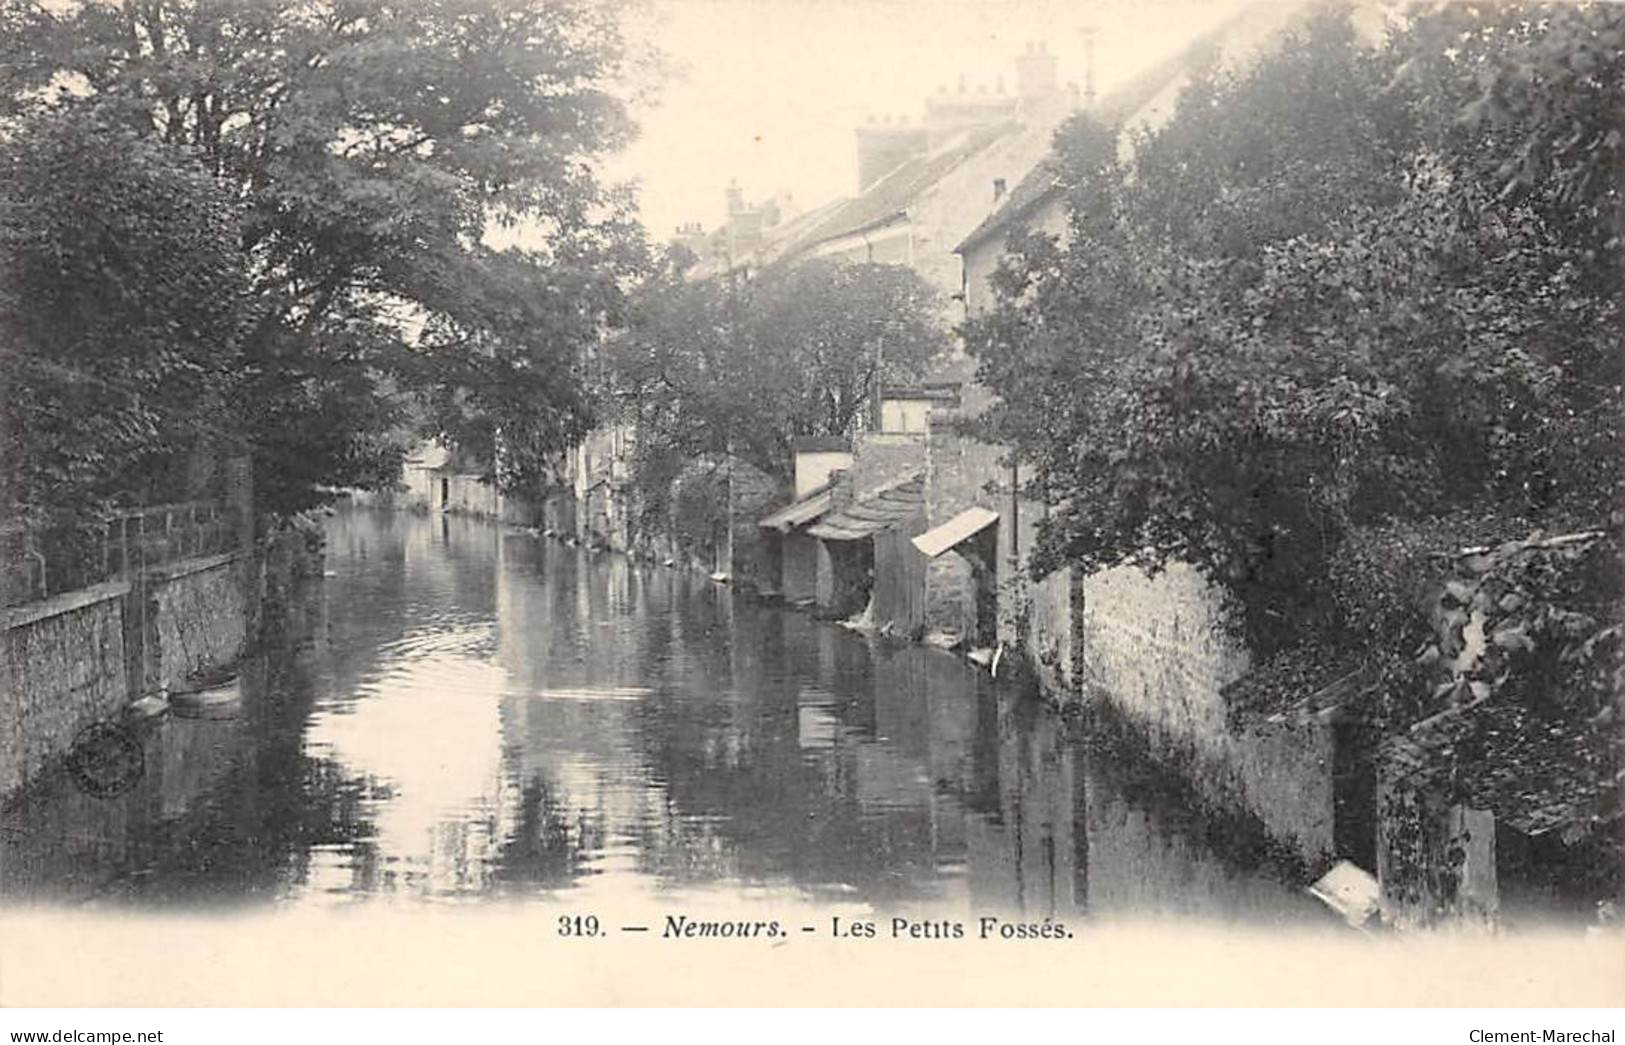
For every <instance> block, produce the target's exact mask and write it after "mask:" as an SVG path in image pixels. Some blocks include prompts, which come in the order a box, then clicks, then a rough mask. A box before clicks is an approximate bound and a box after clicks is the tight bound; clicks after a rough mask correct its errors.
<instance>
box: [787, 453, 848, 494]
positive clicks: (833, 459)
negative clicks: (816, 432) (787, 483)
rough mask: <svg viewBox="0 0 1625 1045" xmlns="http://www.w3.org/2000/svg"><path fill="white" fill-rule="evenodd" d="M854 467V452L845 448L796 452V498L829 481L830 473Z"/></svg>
mask: <svg viewBox="0 0 1625 1045" xmlns="http://www.w3.org/2000/svg"><path fill="white" fill-rule="evenodd" d="M850 467H852V454H851V453H850V452H848V451H845V450H829V451H824V450H813V451H801V452H799V453H797V454H796V500H798V501H799V500H801V499H802V498H804V497H806V496H807V495H808V494H810V493H812V492H813V491H814V490H816V489H818V488H819V487H820V486H823V485H824V484H825V483H827V482H829V477H830V473H832V472H834V471H836V470H837V469H841V468H850Z"/></svg>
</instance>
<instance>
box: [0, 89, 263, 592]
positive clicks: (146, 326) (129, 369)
mask: <svg viewBox="0 0 1625 1045" xmlns="http://www.w3.org/2000/svg"><path fill="white" fill-rule="evenodd" d="M240 218H241V208H240V207H239V206H238V205H237V204H236V202H235V201H233V200H232V199H231V198H230V196H229V195H228V194H227V193H226V192H225V191H224V190H223V189H222V188H221V187H220V186H219V185H218V184H217V183H216V182H215V181H214V179H212V178H211V177H210V176H209V175H208V174H207V173H206V172H205V171H203V170H202V169H201V168H199V167H198V166H197V165H196V164H195V163H192V162H191V161H190V160H189V159H188V158H187V157H185V156H183V155H180V154H178V153H175V152H174V151H173V150H170V149H167V148H165V147H164V146H162V145H160V144H158V143H156V142H153V141H151V140H150V139H147V138H143V137H140V136H138V135H136V134H134V133H132V132H131V131H130V130H129V129H128V128H126V127H124V126H121V125H118V124H110V123H106V122H102V121H99V120H96V119H88V120H86V119H77V118H69V117H65V116H62V115H55V114H52V115H45V116H42V117H37V118H34V119H31V120H28V121H25V122H23V123H21V124H18V125H16V126H14V127H13V128H12V133H10V134H9V135H8V136H6V137H5V138H3V139H0V335H3V336H0V372H3V373H4V374H5V379H4V381H5V388H4V390H3V396H0V401H3V402H4V404H5V409H4V413H3V415H0V423H3V425H4V429H3V433H0V434H3V443H0V452H3V457H4V462H5V465H4V467H0V508H3V509H4V514H5V516H6V517H8V518H11V517H14V516H15V514H16V513H22V514H23V515H24V516H25V521H26V522H27V523H28V524H29V526H30V528H31V529H33V530H35V531H36V532H44V533H51V532H56V531H59V530H61V529H62V528H64V527H70V526H71V524H73V523H74V522H75V521H78V522H87V521H95V520H96V519H98V518H99V517H100V515H101V514H102V512H103V511H104V510H105V509H106V508H107V507H108V506H110V505H111V504H113V503H115V502H119V501H122V502H124V503H131V502H138V501H159V502H161V501H166V500H178V499H180V498H181V497H182V496H183V495H184V494H185V492H186V488H185V486H186V472H185V465H186V462H187V460H188V458H189V457H190V456H191V454H192V453H193V452H194V450H196V449H197V448H199V447H205V448H207V447H214V448H223V449H227V450H232V449H239V448H240V447H241V445H242V439H241V436H240V435H239V434H237V432H236V430H235V425H234V424H233V423H232V418H231V416H230V414H229V412H228V410H227V403H228V401H229V399H230V398H231V396H232V395H233V393H234V390H235V388H236V385H237V381H238V377H237V371H238V367H239V365H240V362H241V359H242V343H243V340H244V337H245V335H246V333H247V331H248V330H249V328H250V326H251V323H252V319H253V310H252V306H251V298H250V296H249V292H248V278H247V273H246V271H245V267H244V264H243V256H242V253H241V251H240V250H239V249H238V238H239V236H240V232H241V225H240ZM68 544H69V546H70V547H71V545H72V542H71V540H70V541H69V542H68ZM58 566H59V568H60V567H62V566H63V563H62V562H60V561H59V562H58Z"/></svg>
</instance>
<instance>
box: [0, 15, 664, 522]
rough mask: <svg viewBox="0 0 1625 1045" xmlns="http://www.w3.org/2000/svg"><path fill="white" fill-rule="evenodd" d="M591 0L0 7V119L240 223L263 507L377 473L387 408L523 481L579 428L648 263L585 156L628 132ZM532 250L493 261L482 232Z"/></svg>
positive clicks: (249, 386)
mask: <svg viewBox="0 0 1625 1045" xmlns="http://www.w3.org/2000/svg"><path fill="white" fill-rule="evenodd" d="M626 61H627V55H626V51H625V48H624V47H623V45H622V41H621V38H620V35H619V31H618V27H617V20H616V11H615V10H614V9H613V8H612V7H610V6H606V5H603V4H598V3H594V2H591V0H546V2H543V0H498V2H489V0H424V2H414V3H410V4H392V3H389V2H387V0H318V2H315V3H292V2H289V0H138V2H132V3H125V4H120V5H110V4H103V3H89V2H87V3H70V4H67V5H59V4H44V3H39V2H36V0H0V106H4V109H3V110H0V111H3V112H9V113H10V114H12V115H13V116H15V115H16V114H19V113H23V112H27V111H30V110H34V109H41V108H45V109H52V110H59V111H63V112H66V113H73V114H77V115H79V116H80V117H83V115H84V114H86V113H88V112H92V111H93V112H95V113H97V114H98V116H97V118H98V119H102V120H106V121H110V122H116V123H120V124H122V125H125V126H127V127H129V128H131V129H132V130H134V131H135V132H136V133H139V134H140V135H142V136H143V137H145V138H147V139H149V140H151V141H153V142H159V143H163V144H165V145H167V146H172V147H177V148H185V149H187V150H189V151H190V152H191V153H192V154H194V155H195V156H196V157H197V158H198V160H199V161H200V162H201V163H202V164H203V165H204V167H205V168H206V169H207V170H208V171H209V172H210V173H211V174H212V175H213V176H214V177H215V178H216V179H217V180H218V181H219V183H220V184H221V185H222V186H223V187H224V189H225V190H226V191H227V192H228V194H229V195H230V196H232V197H233V198H235V199H237V200H239V201H240V202H241V204H242V207H243V214H242V221H241V231H240V236H239V238H238V245H239V249H240V251H241V252H242V254H243V255H244V257H245V259H246V262H247V270H248V272H249V277H250V280H251V290H252V293H253V295H254V296H255V298H256V300H257V301H259V302H260V303H261V312H260V317H259V320H258V322H257V324H256V326H255V327H254V329H253V330H251V331H250V332H249V334H248V336H247V337H246V338H245V339H244V341H243V360H242V365H243V375H244V381H243V384H242V386H241V392H240V395H239V396H238V398H237V400H236V407H237V416H238V417H239V419H240V422H241V423H242V424H243V425H244V426H245V427H246V429H247V433H248V435H249V437H250V439H251V441H252V442H253V443H254V445H255V447H256V471H257V474H258V475H259V477H260V480H261V481H260V491H261V493H262V494H268V495H269V497H270V501H271V506H272V507H279V508H297V507H301V506H302V505H305V504H308V503H310V502H311V501H312V500H313V499H314V498H315V497H316V494H315V492H314V490H313V486H314V485H315V484H317V483H323V484H335V485H345V484H370V483H378V482H382V481H386V480H387V478H388V477H389V476H390V475H392V474H393V471H394V466H395V464H397V463H398V456H399V455H398V450H399V448H398V447H395V446H393V445H391V440H390V439H389V437H388V433H389V432H390V430H391V427H392V426H393V425H394V424H396V423H397V422H398V421H399V420H400V419H401V417H402V411H401V410H400V409H398V407H399V405H400V403H399V401H398V400H397V399H392V398H390V397H389V396H387V395H383V394H380V392H381V391H382V392H395V393H397V394H407V393H411V392H413V391H414V390H416V389H422V388H429V387H439V386H445V387H449V388H454V389H457V390H458V395H456V396H450V397H443V398H442V399H440V400H438V401H436V402H435V403H434V404H433V409H432V410H430V411H429V413H428V417H429V422H430V423H429V428H430V429H431V430H432V431H435V432H438V433H439V434H442V435H445V436H447V437H449V438H451V439H452V440H453V441H456V442H460V443H464V444H466V445H468V446H470V447H471V448H473V449H475V450H476V452H479V453H482V454H486V455H488V456H494V445H493V443H494V440H495V436H496V433H497V432H498V431H499V430H500V431H501V433H502V436H503V438H504V440H505V441H506V445H507V449H508V453H509V454H510V455H511V457H512V458H513V460H514V462H515V466H514V468H513V469H512V475H513V476H515V477H519V478H520V479H522V478H523V477H527V476H532V475H534V474H535V472H536V470H537V468H538V467H539V465H538V461H539V460H540V459H541V458H542V457H545V456H546V452H550V451H553V450H557V449H561V448H563V447H564V446H565V445H567V444H568V442H569V441H570V439H571V438H572V437H573V436H574V435H575V434H577V433H579V432H580V431H582V430H583V429H584V428H585V426H586V425H587V423H588V418H587V416H586V414H585V406H586V403H585V399H584V397H583V395H582V392H581V387H580V386H581V378H582V373H581V367H580V357H581V354H582V351H583V349H584V348H585V347H586V346H587V345H590V344H591V343H592V342H593V341H594V340H595V339H596V338H597V337H598V336H599V333H600V331H601V329H602V327H603V324H604V322H605V320H606V317H607V316H608V315H609V314H610V313H611V312H613V311H614V309H615V307H616V302H617V301H618V298H619V291H620V288H621V286H622V283H623V281H624V280H625V279H626V278H627V277H628V276H629V274H630V273H631V272H633V271H634V270H635V269H636V267H637V265H638V263H639V260H640V249H639V243H640V240H639V235H638V231H637V228H636V226H635V224H634V223H632V222H631V221H630V219H629V218H628V217H627V210H626V208H627V200H626V199H625V198H624V197H623V196H621V195H620V194H618V193H617V192H614V191H610V190H607V189H605V188H604V187H603V186H602V185H600V184H599V182H598V181H597V179H596V177H595V175H594V170H593V161H594V159H595V158H596V157H597V156H599V155H600V154H602V153H603V152H604V151H605V150H608V149H611V148H614V147H616V146H618V145H619V144H621V143H623V142H624V141H626V140H627V138H628V136H629V135H630V133H631V127H630V124H629V121H628V119H627V116H626V113H625V111H624V107H623V105H622V104H621V102H620V101H619V100H618V99H617V98H616V97H615V96H614V94H612V93H611V88H612V87H613V86H614V84H615V83H616V81H617V78H618V77H620V76H621V75H622V73H623V71H624V69H625V65H626ZM490 222H496V223H498V224H502V225H506V226H509V227H512V228H515V229H526V230H530V232H531V233H532V236H531V238H532V239H535V240H538V241H539V242H540V245H539V246H536V247H528V248H519V247H513V248H509V249H505V250H498V249H494V248H493V247H491V246H489V245H488V244H487V242H486V240H485V231H486V228H487V224H488V223H490Z"/></svg>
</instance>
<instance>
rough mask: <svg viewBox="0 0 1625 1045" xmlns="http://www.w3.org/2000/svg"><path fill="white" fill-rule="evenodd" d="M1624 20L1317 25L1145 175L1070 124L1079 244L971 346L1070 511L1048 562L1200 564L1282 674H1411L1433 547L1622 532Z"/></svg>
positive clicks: (1566, 16)
mask: <svg viewBox="0 0 1625 1045" xmlns="http://www.w3.org/2000/svg"><path fill="white" fill-rule="evenodd" d="M1622 25H1625V13H1622V12H1621V11H1620V9H1619V8H1617V7H1614V6H1612V5H1596V6H1592V7H1585V6H1572V5H1550V6H1545V5H1542V6H1533V7H1531V6H1523V7H1519V6H1513V5H1506V6H1504V7H1503V6H1497V7H1494V8H1488V7H1483V6H1468V5H1448V6H1445V7H1443V8H1442V9H1440V10H1438V11H1434V12H1423V13H1421V14H1420V15H1418V16H1417V17H1416V18H1414V19H1413V20H1412V21H1411V22H1409V23H1408V24H1407V25H1405V26H1403V27H1402V28H1401V29H1400V30H1399V31H1398V32H1396V33H1394V34H1392V36H1391V37H1390V39H1389V40H1388V41H1387V42H1386V43H1385V44H1383V45H1381V46H1378V47H1366V46H1363V45H1362V44H1361V43H1360V41H1359V40H1358V38H1357V37H1356V35H1355V34H1354V33H1353V31H1352V30H1351V28H1350V24H1349V22H1348V20H1347V18H1346V17H1345V16H1344V15H1342V14H1340V13H1337V12H1335V11H1323V12H1320V13H1318V14H1317V15H1316V16H1315V18H1314V19H1313V20H1312V21H1311V23H1310V24H1309V25H1308V26H1307V27H1306V28H1304V29H1303V30H1302V31H1301V32H1300V33H1299V34H1298V35H1297V36H1296V38H1294V39H1290V40H1288V41H1286V42H1284V43H1283V44H1282V45H1281V46H1280V47H1279V48H1278V49H1277V50H1276V51H1275V52H1274V53H1273V54H1272V55H1270V56H1269V57H1267V58H1265V59H1263V60H1261V61H1260V62H1259V63H1257V64H1256V65H1255V66H1253V67H1251V68H1248V69H1244V70H1239V71H1225V70H1223V69H1220V68H1217V67H1215V68H1211V69H1208V70H1206V71H1204V72H1203V73H1202V74H1201V75H1199V76H1198V77H1197V78H1196V79H1195V80H1194V82H1193V83H1192V84H1190V85H1189V86H1188V87H1187V88H1186V89H1185V90H1184V92H1183V94H1182V96H1181V98H1180V100H1179V103H1178V106H1177V108H1176V111H1175V113H1174V114H1173V116H1172V118H1171V120H1170V121H1169V122H1168V123H1167V125H1166V126H1164V127H1163V128H1161V129H1160V130H1158V131H1156V132H1155V133H1151V134H1142V135H1140V136H1139V137H1138V140H1136V141H1135V143H1134V144H1135V148H1134V150H1133V157H1132V160H1130V161H1128V162H1123V161H1121V160H1120V158H1119V150H1118V148H1117V140H1118V134H1117V132H1116V129H1114V128H1107V127H1101V126H1099V125H1096V124H1094V123H1092V121H1090V120H1089V119H1088V118H1087V117H1084V118H1080V119H1078V120H1077V121H1075V122H1074V123H1073V124H1072V125H1070V126H1069V127H1067V128H1065V129H1063V131H1062V133H1061V136H1060V137H1059V139H1058V142H1057V153H1058V155H1059V156H1060V157H1061V160H1062V166H1063V174H1064V178H1065V181H1066V184H1067V190H1066V191H1067V206H1068V210H1069V213H1070V223H1069V228H1068V235H1067V237H1066V238H1065V241H1064V242H1060V241H1057V240H1054V239H1050V238H1046V237H1042V236H1029V237H1025V238H1022V239H1020V240H1019V241H1018V242H1017V243H1016V244H1015V245H1014V250H1013V251H1012V253H1011V255H1010V257H1009V258H1008V259H1007V260H1006V262H1005V264H1004V265H1003V267H1002V268H1001V270H1000V271H999V273H998V274H997V277H996V289H997V291H998V299H999V300H998V304H997V305H996V307H995V308H994V309H993V310H992V311H990V312H989V313H988V314H986V315H985V316H983V317H980V318H978V319H976V320H973V321H972V322H970V323H969V324H968V325H967V327H966V331H965V332H966V336H967V342H968V344H969V346H970V349H971V351H972V352H973V353H974V354H975V355H977V356H978V357H979V360H980V366H981V375H982V378H983V380H985V381H986V382H987V383H988V384H989V385H990V386H991V387H992V388H993V389H994V390H995V391H997V392H998V393H1000V396H1001V405H1000V406H999V407H998V408H997V409H996V410H995V411H993V412H992V413H991V414H990V415H989V416H988V417H987V418H986V422H987V425H988V427H989V428H990V429H991V430H992V432H993V434H995V435H996V436H997V437H998V438H1000V439H1002V440H1005V441H1007V442H1008V443H1010V444H1011V445H1012V446H1013V447H1014V448H1015V450H1016V452H1017V453H1018V454H1019V455H1020V456H1021V457H1022V458H1024V459H1025V460H1027V461H1030V462H1032V463H1033V464H1034V465H1035V470H1036V472H1037V474H1038V476H1039V480H1038V481H1039V482H1040V483H1042V485H1043V488H1044V489H1045V490H1047V491H1048V493H1049V495H1050V497H1051V498H1053V499H1054V500H1055V501H1056V502H1058V503H1057V506H1056V510H1055V511H1053V512H1052V513H1051V515H1050V520H1049V524H1048V527H1047V531H1046V533H1045V535H1044V540H1043V542H1042V547H1043V551H1044V554H1043V555H1041V556H1040V557H1039V558H1038V560H1037V568H1038V569H1039V570H1040V571H1042V570H1046V569H1048V568H1051V567H1053V566H1056V565H1060V564H1062V563H1067V562H1076V563H1081V564H1084V565H1085V566H1087V567H1092V568H1093V567H1102V566H1109V565H1115V564H1117V563H1119V562H1121V561H1124V560H1125V559H1133V560H1136V561H1140V562H1142V563H1144V564H1146V565H1147V566H1149V567H1151V568H1154V567H1155V566H1156V565H1157V564H1158V563H1160V562H1161V561H1163V560H1164V559H1165V558H1167V557H1180V558H1184V559H1187V560H1190V561H1192V562H1195V563H1197V564H1198V565H1200V566H1202V567H1204V568H1206V569H1207V570H1208V571H1209V572H1210V573H1211V574H1212V575H1214V576H1215V577H1217V578H1218V579H1220V580H1222V581H1223V582H1224V583H1225V584H1226V585H1227V586H1228V587H1229V588H1230V589H1231V590H1232V591H1233V592H1234V593H1236V595H1237V596H1238V602H1239V605H1240V610H1241V612H1240V613H1239V614H1238V623H1239V625H1240V626H1241V627H1242V628H1243V629H1244V632H1245V634H1246V636H1247V637H1248V639H1249V640H1250V642H1251V644H1252V646H1253V647H1254V648H1255V649H1257V650H1259V651H1260V652H1262V653H1264V654H1266V655H1267V654H1270V653H1272V652H1274V651H1277V650H1281V649H1283V648H1285V647H1290V646H1292V645H1293V644H1294V643H1298V642H1301V641H1306V640H1308V639H1313V640H1314V641H1317V642H1324V643H1329V644H1332V645H1338V644H1353V645H1357V646H1358V645H1360V644H1363V643H1373V644H1375V645H1376V646H1378V647H1380V648H1382V649H1385V650H1399V649H1402V648H1404V647H1405V645H1406V644H1407V643H1408V644H1409V645H1412V646H1414V645H1415V644H1416V643H1417V642H1418V641H1420V639H1421V637H1422V633H1423V631H1425V628H1424V627H1423V625H1424V624H1425V621H1423V620H1422V619H1421V618H1420V617H1419V616H1418V615H1417V614H1415V613H1414V612H1410V610H1411V609H1414V607H1415V605H1416V604H1417V600H1416V599H1415V598H1414V596H1415V594H1416V593H1415V592H1408V591H1407V590H1406V589H1407V586H1408V585H1410V584H1411V583H1412V582H1414V581H1416V580H1417V579H1419V578H1420V577H1421V576H1422V574H1421V573H1420V572H1418V571H1417V570H1416V569H1415V568H1416V566H1417V565H1418V563H1419V562H1420V561H1421V559H1422V558H1424V557H1425V556H1426V555H1427V554H1428V553H1430V552H1439V551H1453V550H1454V549H1457V548H1460V547H1462V546H1464V545H1478V544H1482V543H1484V542H1486V541H1489V542H1496V541H1502V540H1506V539H1509V538H1511V537H1515V536H1522V535H1525V534H1527V533H1529V532H1530V531H1531V530H1535V529H1538V528H1544V529H1546V530H1547V532H1554V531H1556V532H1560V531H1562V530H1563V529H1565V528H1570V529H1577V528H1591V527H1595V526H1599V525H1600V526H1611V527H1614V528H1616V529H1617V528H1618V527H1619V525H1620V524H1621V522H1622V518H1621V515H1620V511H1619V501H1618V496H1619V491H1620V490H1621V479H1622V478H1625V476H1622V475H1621V468H1622V462H1625V454H1622V450H1625V446H1622V444H1621V433H1620V428H1619V424H1620V417H1621V407H1622V405H1625V404H1622V402H1621V386H1622V377H1625V373H1622V367H1625V360H1622V354H1621V352H1620V300H1619V294H1620V290H1621V287H1622V286H1625V283H1622V280H1621V276H1622V274H1625V267H1622V264H1621V262H1622V259H1625V253H1622V245H1621V240H1620V231H1619V226H1618V223H1617V222H1618V218H1619V215H1620V213H1621V212H1620V209H1619V208H1620V197H1619V184H1618V177H1617V162H1616V161H1617V148H1618V145H1619V134H1620V130H1619V127H1620V124H1619V121H1620V119H1621V116H1622V114H1625V78H1622V76H1621V46H1620V44H1621V36H1620V31H1621V26H1622ZM1441 113H1443V114H1444V115H1443V117H1441V115H1440V114H1441ZM1519 554H1525V553H1523V552H1520V553H1519ZM1520 561H1522V560H1520ZM1606 601H1607V600H1606V599H1603V600H1600V602H1601V603H1605V602H1606ZM1592 604H1593V605H1596V604H1599V600H1593V603H1592ZM1570 623H1571V624H1572V619H1571V620H1570ZM1595 623H1596V622H1595V621H1593V624H1595ZM1564 641H1567V640H1566V639H1565V640H1564Z"/></svg>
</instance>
